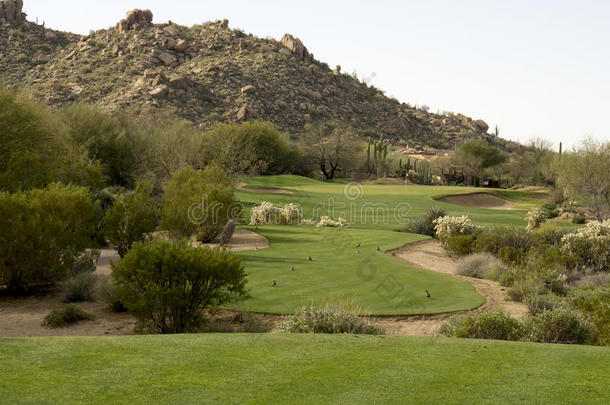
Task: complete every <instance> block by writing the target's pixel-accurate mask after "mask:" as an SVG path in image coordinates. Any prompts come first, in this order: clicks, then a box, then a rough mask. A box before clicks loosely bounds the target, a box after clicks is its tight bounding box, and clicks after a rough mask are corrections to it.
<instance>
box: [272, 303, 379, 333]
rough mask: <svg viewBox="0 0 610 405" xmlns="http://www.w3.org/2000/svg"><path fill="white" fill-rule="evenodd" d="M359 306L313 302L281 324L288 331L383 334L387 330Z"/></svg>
mask: <svg viewBox="0 0 610 405" xmlns="http://www.w3.org/2000/svg"><path fill="white" fill-rule="evenodd" d="M360 313H362V311H360V310H359V308H358V307H356V306H355V305H352V304H350V303H349V302H340V303H326V304H318V305H316V304H312V305H309V306H306V307H303V308H301V309H299V310H298V311H297V312H296V313H295V314H294V315H291V316H290V318H289V319H288V320H287V321H286V322H284V323H282V324H280V325H279V329H280V330H281V331H283V332H288V333H349V334H363V335H383V334H385V330H384V329H383V328H382V327H380V326H378V325H374V324H372V323H370V322H369V321H368V320H367V319H366V317H364V316H360V315H358V314H360Z"/></svg>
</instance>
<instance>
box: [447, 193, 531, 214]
mask: <svg viewBox="0 0 610 405" xmlns="http://www.w3.org/2000/svg"><path fill="white" fill-rule="evenodd" d="M438 201H442V202H446V203H449V204H455V205H463V206H465V207H475V208H489V209H500V210H506V209H512V208H516V207H519V206H521V204H519V203H516V202H513V201H508V200H505V199H504V198H501V197H498V196H495V195H493V194H490V193H484V192H481V193H469V194H455V195H448V196H445V197H441V198H438Z"/></svg>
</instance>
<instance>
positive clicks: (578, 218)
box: [572, 214, 587, 225]
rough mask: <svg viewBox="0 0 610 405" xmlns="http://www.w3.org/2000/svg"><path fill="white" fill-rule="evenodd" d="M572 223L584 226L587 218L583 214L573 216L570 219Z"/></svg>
mask: <svg viewBox="0 0 610 405" xmlns="http://www.w3.org/2000/svg"><path fill="white" fill-rule="evenodd" d="M572 223H573V224H579V225H584V224H586V223H587V217H586V216H584V215H583V214H577V215H574V217H573V218H572Z"/></svg>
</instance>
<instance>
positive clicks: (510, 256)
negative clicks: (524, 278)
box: [498, 246, 527, 266]
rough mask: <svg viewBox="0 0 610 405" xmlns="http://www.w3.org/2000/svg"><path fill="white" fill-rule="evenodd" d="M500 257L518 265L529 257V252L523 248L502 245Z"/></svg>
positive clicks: (508, 262)
mask: <svg viewBox="0 0 610 405" xmlns="http://www.w3.org/2000/svg"><path fill="white" fill-rule="evenodd" d="M498 258H499V259H500V260H502V262H504V263H506V264H508V265H513V266H518V265H521V264H523V262H524V261H525V259H526V258H527V253H526V252H525V250H524V249H522V248H516V247H513V246H502V247H501V248H500V250H498Z"/></svg>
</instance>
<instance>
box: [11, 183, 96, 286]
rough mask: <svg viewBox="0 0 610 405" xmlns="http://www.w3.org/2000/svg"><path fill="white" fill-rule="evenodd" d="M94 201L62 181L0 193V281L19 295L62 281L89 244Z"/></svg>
mask: <svg viewBox="0 0 610 405" xmlns="http://www.w3.org/2000/svg"><path fill="white" fill-rule="evenodd" d="M92 199H93V196H92V195H91V194H90V193H89V191H88V190H87V189H85V188H82V187H77V186H62V185H60V184H51V185H49V186H48V187H47V188H45V189H42V190H30V191H28V192H23V193H15V194H8V193H0V285H5V286H6V287H7V289H8V291H9V292H10V293H15V294H17V293H29V292H32V290H33V289H35V288H37V287H42V286H48V285H54V284H56V283H58V282H60V281H63V280H64V279H65V278H66V277H67V276H68V275H69V274H70V273H71V272H72V271H73V270H74V267H75V264H76V263H77V261H78V260H79V258H81V257H82V255H83V253H84V252H85V251H86V248H87V247H88V245H89V244H90V242H91V235H92V233H93V229H94V221H93V218H94V212H95V207H94V204H93V202H92Z"/></svg>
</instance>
